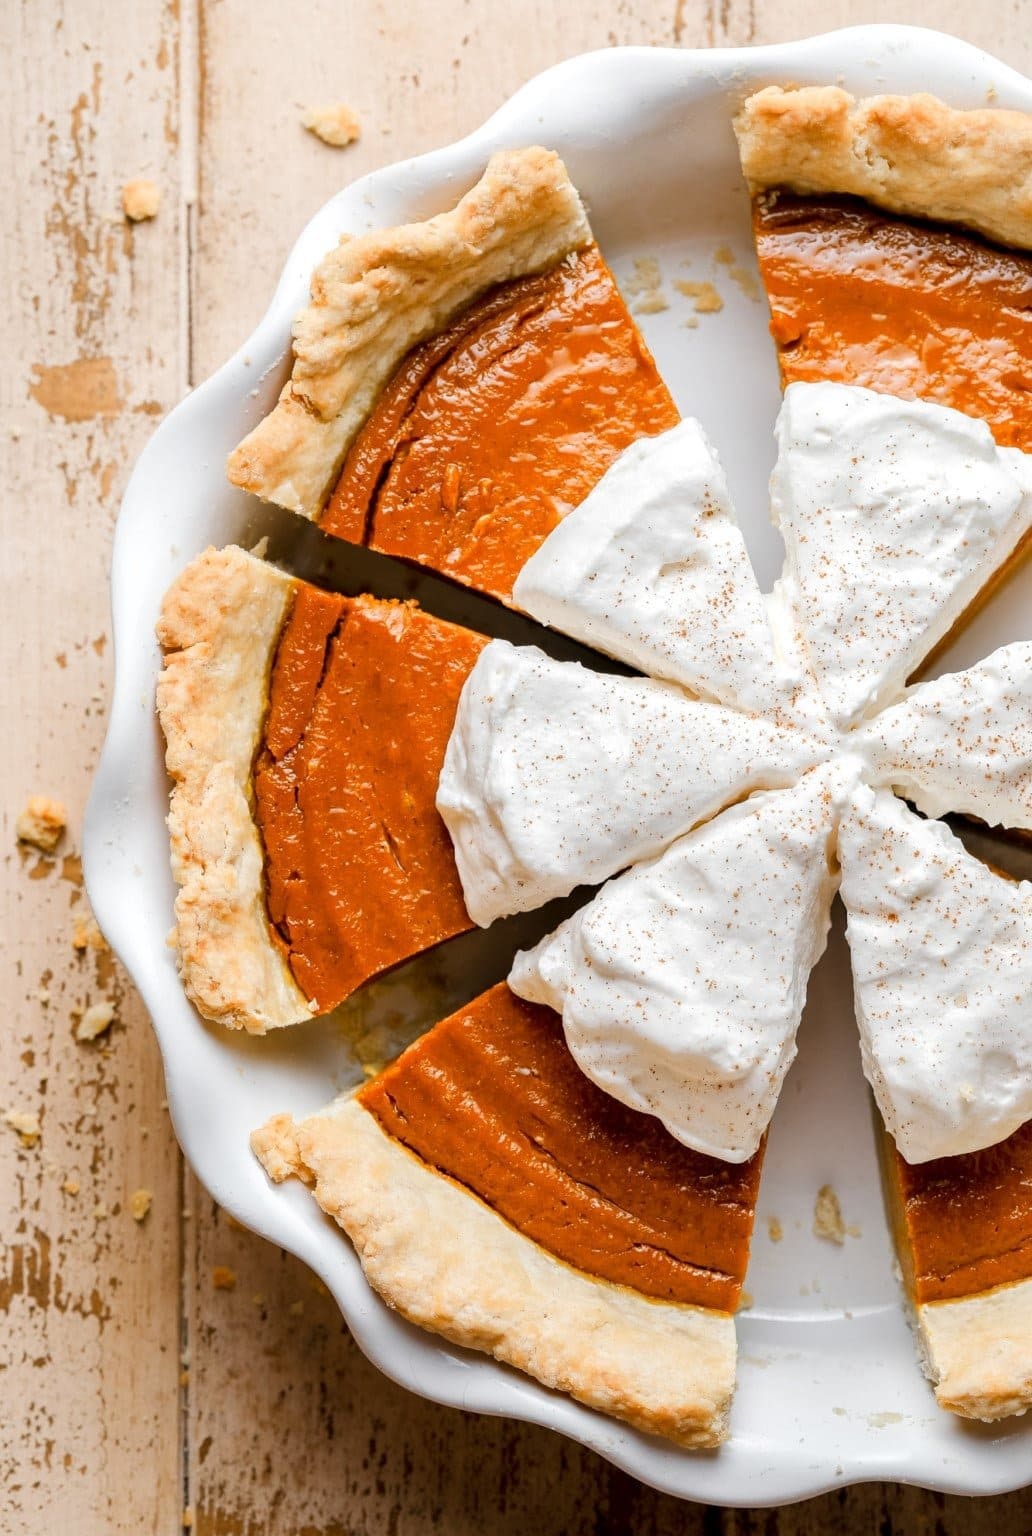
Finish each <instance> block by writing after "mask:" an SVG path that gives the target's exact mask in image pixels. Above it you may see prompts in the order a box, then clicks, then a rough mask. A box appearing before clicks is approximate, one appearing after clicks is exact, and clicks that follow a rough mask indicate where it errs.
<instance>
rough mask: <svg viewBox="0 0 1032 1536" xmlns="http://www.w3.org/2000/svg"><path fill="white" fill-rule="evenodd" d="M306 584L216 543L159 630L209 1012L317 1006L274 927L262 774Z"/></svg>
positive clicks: (190, 570) (171, 594) (239, 1020)
mask: <svg viewBox="0 0 1032 1536" xmlns="http://www.w3.org/2000/svg"><path fill="white" fill-rule="evenodd" d="M294 585H295V584H294V582H293V581H292V580H291V579H290V578H289V577H288V576H284V575H283V573H282V572H281V571H277V570H276V569H275V568H274V567H273V566H271V565H266V564H265V563H264V562H263V561H261V560H256V559H255V558H254V557H253V556H252V555H247V554H245V553H244V551H243V550H242V549H233V548H230V549H224V550H214V549H209V550H206V551H205V553H204V554H203V555H199V556H198V557H197V559H196V560H194V561H193V562H192V563H191V564H190V565H188V566H187V568H186V570H185V571H184V572H183V573H182V575H181V576H180V577H179V578H178V580H176V581H175V582H174V583H173V585H172V586H171V587H170V588H169V590H168V592H167V593H166V595H165V600H164V602H163V603H162V607H161V617H160V619H159V621H158V631H157V632H158V639H159V641H160V642H161V645H162V647H163V649H164V651H165V668H164V671H163V673H162V675H161V677H160V679H159V681H158V715H159V717H160V719H161V725H162V729H163V730H164V732H165V741H166V743H167V747H166V753H165V762H166V765H167V767H168V771H169V773H170V775H171V776H172V779H173V781H174V787H173V790H172V806H171V810H170V812H169V818H168V826H169V833H170V836H171V843H172V873H173V875H174V877H175V881H176V884H177V885H178V886H179V888H180V889H179V895H178V896H177V898H176V931H175V941H176V948H177V950H178V954H179V967H180V971H181V973H182V977H183V982H184V985H185V987H186V991H187V993H188V995H189V997H190V998H191V1000H192V1001H193V1002H194V1003H195V1004H196V1006H197V1008H198V1009H199V1010H200V1012H201V1013H202V1014H203V1015H204V1016H205V1018H207V1019H214V1020H217V1021H218V1022H219V1023H221V1024H226V1025H229V1026H230V1027H231V1028H234V1029H246V1030H249V1031H250V1032H251V1033H253V1034H264V1032H265V1031H266V1030H267V1029H273V1028H276V1027H277V1026H279V1025H283V1024H296V1023H298V1022H299V1021H300V1020H302V1019H307V1018H310V1017H311V1009H310V1007H309V1005H308V1001H307V999H306V998H305V996H304V994H303V993H302V992H301V990H300V988H299V987H298V986H297V983H296V982H295V981H294V978H293V977H292V975H291V973H290V970H289V967H288V966H287V964H286V961H285V960H284V958H283V956H282V953H281V951H280V949H279V947H278V946H277V944H276V942H275V940H274V938H273V936H272V934H271V932H270V929H269V920H268V915H267V912H266V906H265V880H264V854H263V850H262V844H261V838H260V836H259V833H258V828H257V826H256V825H255V821H254V816H253V813H252V788H251V770H252V764H253V762H254V756H255V753H256V751H257V749H258V745H259V740H260V735H261V730H262V726H263V723H264V720H265V712H266V708H267V705H268V690H269V671H270V667H271V663H272V657H273V654H274V651H275V647H276V641H277V638H278V636H279V632H280V629H281V627H282V624H283V620H284V617H285V616H286V612H287V607H288V604H289V602H290V597H291V593H292V591H293V588H294Z"/></svg>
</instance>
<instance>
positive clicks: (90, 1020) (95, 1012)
mask: <svg viewBox="0 0 1032 1536" xmlns="http://www.w3.org/2000/svg"><path fill="white" fill-rule="evenodd" d="M114 1022H115V1009H114V1005H113V1004H112V1003H91V1004H90V1006H89V1007H88V1008H87V1009H86V1010H85V1012H84V1013H83V1016H82V1018H81V1019H80V1020H79V1022H78V1024H77V1025H76V1026H75V1038H76V1040H96V1039H98V1038H99V1036H101V1035H102V1034H104V1033H105V1032H106V1031H107V1030H109V1029H110V1028H111V1026H112V1024H113V1023H114Z"/></svg>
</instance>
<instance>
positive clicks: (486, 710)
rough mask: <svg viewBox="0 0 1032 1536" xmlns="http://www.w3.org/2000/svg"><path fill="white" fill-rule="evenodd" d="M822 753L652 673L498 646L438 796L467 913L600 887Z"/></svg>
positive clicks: (451, 748) (491, 914)
mask: <svg viewBox="0 0 1032 1536" xmlns="http://www.w3.org/2000/svg"><path fill="white" fill-rule="evenodd" d="M821 750H822V744H821V743H820V742H817V741H815V740H814V739H812V738H811V737H809V736H806V735H804V734H803V733H801V732H795V731H789V730H779V729H778V728H777V727H776V726H775V725H773V724H772V723H771V722H770V721H767V720H764V719H762V718H760V717H758V716H753V715H747V714H743V713H741V712H740V711H737V710H731V709H725V708H724V707H723V706H722V705H720V704H712V703H705V702H703V701H701V700H697V699H692V698H689V697H688V695H687V694H685V693H684V692H682V690H681V689H680V688H676V687H674V686H673V685H672V684H669V683H658V682H652V681H649V680H648V679H646V678H624V677H612V676H608V675H605V674H600V673H598V672H592V671H589V670H588V669H587V668H586V667H582V666H580V665H579V664H578V663H576V662H565V661H553V660H552V658H551V657H549V656H546V655H545V653H544V652H543V651H540V650H538V648H537V647H536V646H520V647H516V646H513V645H510V644H508V642H507V641H504V640H492V641H491V643H490V644H489V645H487V646H485V648H484V650H483V651H482V652H481V653H480V656H479V658H478V659H477V663H476V665H475V666H474V668H473V670H472V672H471V673H470V675H469V677H468V678H467V680H466V683H465V685H464V687H463V690H462V694H461V696H460V698H459V705H458V711H457V713H456V719H455V727H454V729H453V731H452V734H451V739H450V741H449V743H448V749H447V752H446V754H445V759H444V766H443V768H442V771H441V777H440V782H439V787H438V794H437V808H438V810H439V811H440V813H441V816H442V817H443V819H444V822H445V824H446V826H447V828H448V831H449V833H450V834H451V838H452V843H453V845H454V849H455V860H456V863H457V865H458V870H459V878H460V880H461V881H462V890H463V895H464V897H465V900H466V907H467V909H468V911H469V915H470V917H472V919H473V921H474V922H475V923H479V924H480V925H481V926H484V927H486V925H487V924H488V923H491V922H493V921H494V919H495V918H497V917H502V916H504V915H506V914H508V913H510V912H523V911H529V910H531V909H533V908H535V907H539V906H543V905H544V903H545V902H546V901H550V900H551V899H552V898H553V897H554V896H565V895H567V894H568V893H569V892H570V891H572V890H573V888H574V886H576V885H582V884H598V883H599V882H600V881H602V880H605V879H608V877H609V876H610V875H613V874H616V872H617V871H618V870H621V869H624V868H625V867H626V866H627V865H628V864H631V863H634V862H635V861H636V860H639V859H643V858H650V857H651V856H652V855H653V854H655V853H658V852H659V851H660V850H661V849H662V848H664V847H665V846H666V845H667V844H668V843H669V842H671V841H672V839H674V838H675V837H677V836H679V835H680V834H681V833H682V832H685V831H687V830H688V829H689V828H690V827H693V826H694V825H695V824H696V823H697V822H699V821H702V820H704V819H705V818H706V817H708V816H711V815H713V813H714V812H715V811H718V810H720V809H721V808H722V807H723V806H725V805H728V804H730V803H731V801H733V800H736V799H739V798H740V797H741V796H742V795H744V794H748V793H750V792H751V791H753V790H756V789H771V788H775V787H777V786H787V785H790V784H793V783H794V782H795V781H796V779H797V778H798V777H799V774H800V773H801V772H802V771H804V770H805V768H807V767H809V766H810V765H811V764H812V763H813V762H814V761H815V760H816V759H817V757H818V756H819V754H820V752H821Z"/></svg>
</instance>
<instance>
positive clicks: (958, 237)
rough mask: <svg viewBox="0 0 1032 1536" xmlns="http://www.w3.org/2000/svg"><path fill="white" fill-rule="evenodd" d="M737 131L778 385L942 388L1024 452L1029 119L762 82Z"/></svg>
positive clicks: (1028, 439)
mask: <svg viewBox="0 0 1032 1536" xmlns="http://www.w3.org/2000/svg"><path fill="white" fill-rule="evenodd" d="M735 131H736V133H737V135H738V143H739V149H740V152H741V159H742V168H743V170H744V172H745V177H746V180H747V182H748V183H749V187H750V189H751V191H752V193H753V225H754V232H755V237H756V248H757V254H758V257H759V263H760V273H761V276H762V278H763V283H764V286H765V288H766V291H767V297H768V300H769V302H770V309H771V331H772V333H773V336H774V339H775V342H776V344H777V349H778V361H779V364H780V368H781V377H782V383H783V384H784V386H785V387H786V388H787V387H788V386H789V385H790V384H792V383H795V382H798V381H811V382H812V381H815V380H829V381H836V382H840V383H846V384H858V385H862V386H864V387H865V388H868V389H872V390H876V391H878V392H879V393H884V394H889V395H895V396H897V397H900V398H903V399H911V398H917V399H922V400H933V401H937V402H938V403H939V404H942V405H946V406H950V407H952V408H953V409H954V410H957V411H962V412H964V414H965V415H967V416H970V417H974V418H976V419H978V420H980V421H984V422H986V423H987V424H988V426H989V428H990V430H991V432H992V434H993V437H994V438H995V440H996V442H997V443H998V444H999V445H1000V446H1001V447H1002V448H1020V449H1023V450H1024V451H1025V452H1026V453H1028V452H1032V174H1030V169H1029V168H1030V165H1032V117H1030V116H1028V115H1026V114H1025V113H1021V112H1006V111H1001V110H998V109H993V108H985V109H982V110H977V111H967V112H964V111H957V110H955V109H954V108H951V107H948V106H946V105H945V104H944V103H943V102H941V101H938V100H937V99H936V98H935V97H933V96H925V95H917V96H874V97H870V98H868V99H866V100H857V99H856V98H855V97H853V96H851V95H849V94H848V92H846V91H843V90H839V89H838V88H836V87H833V86H807V87H804V88H802V89H799V90H782V89H781V88H780V87H778V86H770V87H768V88H767V89H766V90H762V91H758V92H757V93H756V95H754V96H750V97H749V99H748V100H747V101H746V102H745V104H744V106H743V108H742V110H741V112H740V113H739V115H738V117H737V119H736V121H735ZM1030 538H1032V534H1029V533H1028V532H1026V534H1025V535H1024V538H1023V539H1022V540H1021V541H1020V542H1019V543H1018V545H1016V546H1015V548H1014V549H1013V550H1012V551H1011V553H1010V554H1009V556H1008V558H1007V559H1006V560H1005V561H1003V562H1002V563H1001V565H1000V566H999V567H998V568H997V570H996V572H995V575H994V577H993V580H992V581H991V582H987V583H986V584H985V585H984V586H983V588H982V590H981V592H980V594H979V595H978V597H977V599H975V600H973V604H972V606H971V607H970V608H969V609H968V610H967V612H966V614H965V615H964V617H965V618H966V617H969V616H970V615H971V613H973V612H974V608H975V607H976V606H980V604H981V603H983V602H985V601H986V599H987V597H988V596H989V595H990V594H991V592H992V591H994V590H995V589H996V587H997V586H998V585H999V584H1000V583H1001V582H1002V581H1003V580H1004V579H1005V578H1006V576H1007V575H1008V574H1009V573H1010V572H1011V571H1012V570H1014V569H1015V568H1016V567H1017V565H1018V564H1019V563H1020V561H1021V560H1022V558H1023V557H1024V555H1025V554H1026V553H1027V551H1028V548H1029V543H1030Z"/></svg>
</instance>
